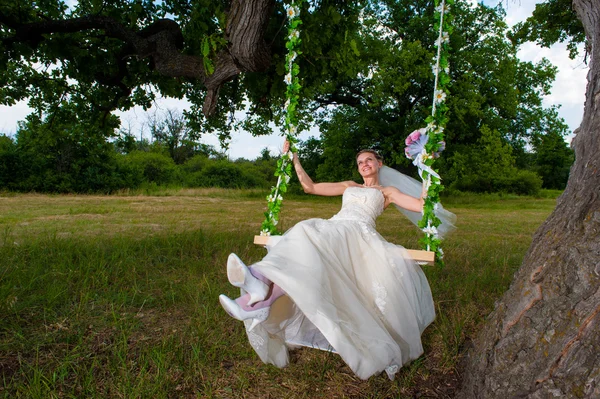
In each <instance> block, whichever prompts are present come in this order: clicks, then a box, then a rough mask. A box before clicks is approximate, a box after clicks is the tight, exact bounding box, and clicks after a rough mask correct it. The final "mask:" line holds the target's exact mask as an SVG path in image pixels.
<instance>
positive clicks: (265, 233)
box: [260, 229, 271, 236]
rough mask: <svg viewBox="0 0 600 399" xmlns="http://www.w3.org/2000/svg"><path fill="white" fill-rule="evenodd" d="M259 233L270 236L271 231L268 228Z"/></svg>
mask: <svg viewBox="0 0 600 399" xmlns="http://www.w3.org/2000/svg"><path fill="white" fill-rule="evenodd" d="M260 235H261V236H270V235H271V232H270V231H269V230H267V229H265V230H262V231H261V232H260Z"/></svg>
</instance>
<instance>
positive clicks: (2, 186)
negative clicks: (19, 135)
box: [0, 135, 21, 190]
mask: <svg viewBox="0 0 600 399" xmlns="http://www.w3.org/2000/svg"><path fill="white" fill-rule="evenodd" d="M16 150H17V147H16V145H15V142H14V141H13V139H12V138H10V137H8V136H5V135H1V136H0V190H6V189H10V188H14V187H15V184H16V183H17V181H18V176H19V171H20V167H21V165H20V162H19V161H20V159H19V156H18V153H17V151H16Z"/></svg>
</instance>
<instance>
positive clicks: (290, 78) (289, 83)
mask: <svg viewBox="0 0 600 399" xmlns="http://www.w3.org/2000/svg"><path fill="white" fill-rule="evenodd" d="M283 81H284V82H285V83H286V84H288V85H291V84H292V74H291V73H288V74H287V75H285V78H283Z"/></svg>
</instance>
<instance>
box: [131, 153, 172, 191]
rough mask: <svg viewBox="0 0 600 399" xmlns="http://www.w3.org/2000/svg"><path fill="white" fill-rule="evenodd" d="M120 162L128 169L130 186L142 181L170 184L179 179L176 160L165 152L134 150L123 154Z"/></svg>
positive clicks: (135, 185)
mask: <svg viewBox="0 0 600 399" xmlns="http://www.w3.org/2000/svg"><path fill="white" fill-rule="evenodd" d="M119 164H120V167H121V169H122V170H124V171H127V173H126V174H127V175H128V181H129V182H131V184H132V185H131V186H130V187H137V186H138V185H139V184H141V183H142V182H148V183H156V184H158V185H168V184H174V183H176V182H177V181H178V180H177V177H178V176H177V168H176V166H175V162H174V161H173V160H172V159H171V158H170V157H169V156H167V155H164V154H159V153H155V152H142V151H133V152H131V153H129V154H127V155H125V156H122V157H121V158H120V162H119Z"/></svg>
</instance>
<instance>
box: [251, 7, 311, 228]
mask: <svg viewBox="0 0 600 399" xmlns="http://www.w3.org/2000/svg"><path fill="white" fill-rule="evenodd" d="M303 2H304V0H296V1H292V2H290V3H289V5H286V6H285V12H286V14H287V18H288V37H287V43H286V45H285V47H286V48H287V49H288V53H287V55H286V57H285V61H286V67H287V74H286V75H285V77H284V79H283V80H284V82H285V83H286V85H287V89H286V92H285V97H286V102H285V106H284V107H285V111H286V112H285V120H284V125H283V126H284V130H285V136H286V138H287V140H288V141H289V142H290V151H289V152H287V153H285V154H282V155H281V157H280V158H279V160H277V169H276V170H275V176H277V184H276V185H275V186H274V187H271V193H270V194H269V195H268V196H267V211H266V212H265V220H264V221H263V222H262V225H261V230H260V235H261V236H270V235H276V234H279V232H278V231H277V227H276V226H277V223H278V222H279V211H280V210H281V205H282V202H283V195H282V194H284V193H285V192H287V188H288V186H287V185H288V183H289V181H290V178H291V176H292V160H293V159H294V158H293V157H294V153H295V152H296V143H297V142H298V138H297V136H298V116H297V114H296V107H297V106H298V99H299V98H300V95H299V94H300V88H301V86H300V80H299V79H298V74H299V73H300V67H299V66H298V64H296V62H295V61H296V59H297V58H298V56H299V55H300V54H302V52H301V51H300V43H301V42H302V40H301V39H300V29H299V27H300V25H301V24H302V20H301V19H300V10H301V9H302V3H303Z"/></svg>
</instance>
